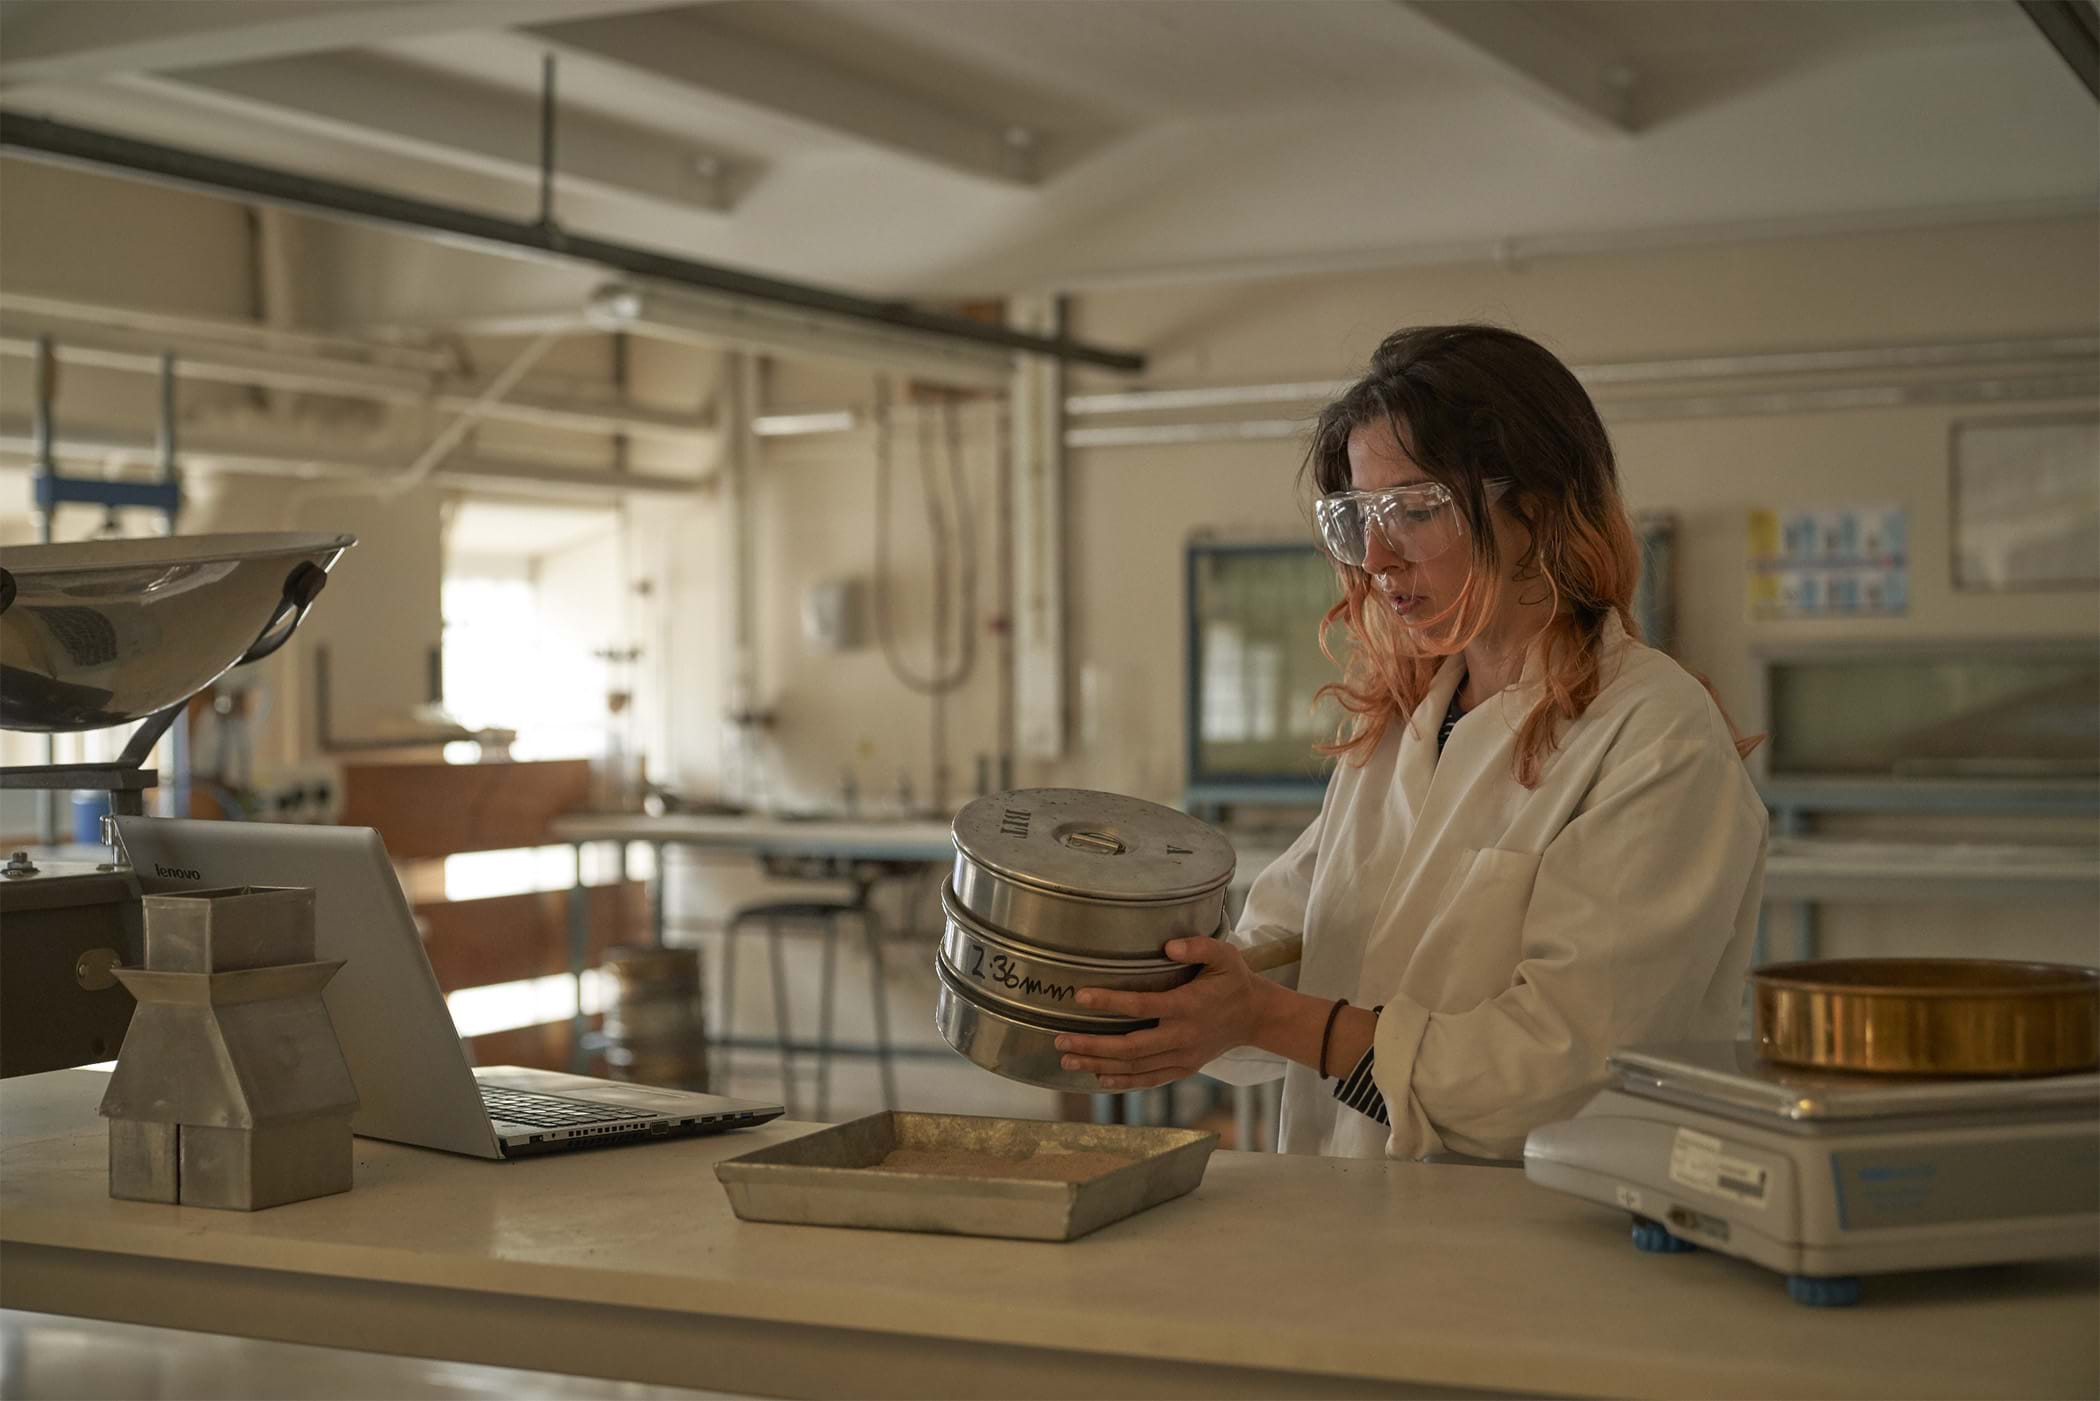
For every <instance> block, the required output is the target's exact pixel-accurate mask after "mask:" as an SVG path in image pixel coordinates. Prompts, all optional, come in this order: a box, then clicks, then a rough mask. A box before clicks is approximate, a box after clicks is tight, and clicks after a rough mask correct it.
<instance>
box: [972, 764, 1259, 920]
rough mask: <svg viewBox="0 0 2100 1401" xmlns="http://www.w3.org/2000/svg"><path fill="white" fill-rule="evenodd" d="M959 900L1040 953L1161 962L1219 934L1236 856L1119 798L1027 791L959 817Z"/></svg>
mask: <svg viewBox="0 0 2100 1401" xmlns="http://www.w3.org/2000/svg"><path fill="white" fill-rule="evenodd" d="M954 839H955V872H954V878H953V881H952V883H951V884H952V888H953V891H954V896H955V903H956V904H957V905H959V906H960V907H961V908H962V909H963V910H964V911H965V912H967V913H968V914H969V915H971V916H972V917H973V918H974V919H976V920H977V922H978V923H980V924H982V925H984V926H986V927H988V928H990V929H992V930H995V931H999V932H1003V933H1004V934H1006V935H1007V936H1009V937H1010V938H1012V939H1015V940H1018V941H1020V942H1022V943H1025V944H1029V945H1032V946H1034V947H1036V948H1038V949H1044V950H1057V951H1061V952H1064V953H1074V954H1079V955H1082V956H1087V957H1096V958H1100V957H1108V958H1145V959H1157V958H1158V957H1159V952H1160V949H1161V948H1162V947H1163V946H1164V945H1165V944H1166V943H1167V942H1168V941H1169V940H1171V939H1179V938H1186V937H1190V936H1195V935H1207V934H1213V933H1215V932H1217V929H1218V926H1219V924H1220V922H1221V921H1222V920H1223V918H1224V913H1225V890H1226V887H1227V885H1229V884H1230V883H1231V880H1232V872H1233V867H1234V865H1235V861H1236V858H1235V856H1234V854H1233V850H1232V844H1231V843H1230V842H1228V841H1226V840H1225V838H1224V836H1223V835H1222V834H1220V833H1219V832H1218V831H1217V830H1216V829H1214V828H1212V827H1210V826H1208V825H1207V824H1205V823H1202V822H1199V821H1197V820H1196V819H1195V818H1193V817H1190V816H1189V815H1188V814H1186V813H1181V812H1176V811H1175V810H1174V809H1172V808H1168V807H1162V806H1160V805H1159V804H1157V803H1148V802H1145V801H1144V800H1143V799H1140V798H1130V797H1125V796H1123V795H1122V794H1119V793H1101V792H1096V791H1094V790H1091V789H1085V788H1022V789H1017V790H1015V791H1013V792H1010V793H995V794H992V795H991V796H990V797H985V798H979V799H977V800H976V801H975V802H973V803H971V804H969V805H968V806H967V807H965V808H963V810H962V811H961V812H960V813H958V814H956V818H955V828H954Z"/></svg>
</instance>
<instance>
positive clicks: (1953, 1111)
mask: <svg viewBox="0 0 2100 1401" xmlns="http://www.w3.org/2000/svg"><path fill="white" fill-rule="evenodd" d="M1608 1064H1609V1068H1610V1071H1611V1074H1612V1083H1611V1085H1610V1087H1609V1088H1607V1089H1605V1090H1604V1091H1603V1092H1602V1093H1600V1094H1599V1095H1598V1096H1597V1097H1596V1098H1595V1099H1594V1100H1592V1101H1590V1103H1589V1104H1588V1105H1586V1106H1585V1107H1584V1108H1583V1110H1582V1112H1581V1113H1579V1114H1577V1115H1576V1116H1575V1117H1574V1118H1573V1119H1569V1120H1567V1121H1566V1122H1564V1123H1558V1124H1549V1125H1547V1126H1545V1127H1544V1128H1541V1129H1537V1130H1535V1131H1534V1132H1533V1133H1532V1134H1531V1136H1530V1138H1529V1140H1528V1141H1527V1142H1526V1143H1525V1145H1524V1171H1525V1175H1526V1176H1528V1177H1529V1178H1530V1179H1531V1180H1532V1181H1534V1182H1536V1183H1539V1184H1540V1185H1541V1186H1545V1187H1551V1188H1554V1189H1555V1190H1557V1191H1562V1192H1567V1193H1570V1194H1572V1195H1574V1196H1578V1197H1585V1198H1587V1199H1589V1200H1590V1201H1594V1202H1601V1203H1603V1204H1604V1205H1606V1206H1616V1207H1619V1208H1622V1209H1623V1210H1625V1211H1627V1212H1629V1213H1631V1214H1632V1216H1633V1218H1634V1227H1633V1240H1634V1244H1635V1245H1636V1246H1639V1247H1640V1248H1641V1249H1643V1250H1650V1251H1678V1250H1690V1249H1692V1248H1694V1247H1695V1246H1704V1247H1706V1248H1707V1249H1710V1250H1717V1251H1720V1252H1721V1253H1723V1254H1726V1255H1734V1256H1737V1257H1740V1258H1742V1259H1745V1260H1749V1261H1752V1262H1753V1263H1755V1264H1759V1265H1763V1266H1765V1267H1766V1268H1768V1269H1772V1270H1777V1271H1779V1272H1780V1273H1781V1274H1784V1275H1785V1276H1786V1277H1787V1289H1788V1292H1789V1293H1790V1294H1792V1295H1793V1297H1794V1298H1795V1299H1796V1300H1798V1301H1800V1302H1802V1303H1807V1304H1849V1303H1854V1302H1856V1301H1857V1300H1858V1298H1859V1295H1860V1284H1859V1276H1861V1275H1868V1274H1887V1273H1892V1272H1896V1271H1901V1270H1928V1269H1944V1268H1949V1267H1954V1266H1961V1265H1993V1264H2011V1263H2016V1262H2019V1261H2025V1260H2041V1259H2047V1258H2051V1257H2055V1256H2064V1255H2084V1254H2092V1253H2094V1252H2095V1251H2096V1250H2100V1075H2094V1074H2075V1075H2051V1076H2038V1077H2033V1078H2025V1079H2010V1078H1994V1079H1974V1080H1964V1079H1940V1078H1934V1079H1919V1078H1909V1077H1902V1076H1885V1075H1836V1074H1829V1073H1825V1072H1818V1071H1805V1070H1796V1069H1793V1068H1791V1067H1784V1066H1777V1065H1773V1064H1770V1063H1769V1062H1766V1061H1763V1060H1761V1059H1759V1057H1758V1055H1757V1050H1756V1047H1755V1045H1754V1044H1753V1043H1751V1042H1747V1041H1741V1042H1737V1041H1717V1042H1686V1043H1681V1044H1675V1045H1658V1046H1648V1047H1640V1048H1635V1049H1631V1050H1626V1051H1621V1052H1619V1053H1618V1054H1616V1055H1614V1056H1613V1057H1612V1058H1611V1059H1610V1061H1609V1063H1608Z"/></svg>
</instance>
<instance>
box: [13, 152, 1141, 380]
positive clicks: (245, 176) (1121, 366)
mask: <svg viewBox="0 0 2100 1401" xmlns="http://www.w3.org/2000/svg"><path fill="white" fill-rule="evenodd" d="M0 149H4V150H8V151H12V152H14V153H16V154H18V155H21V156H23V157H26V158H28V159H32V160H44V161H51V162H55V163H57V164H61V165H78V166H87V167H91V168H95V169H101V170H114V171H118V172H121V173H124V174H127V175H131V176H135V177H138V178H140V179H146V180H153V181H158V182H161V183H166V184H173V185H180V186H184V187H187V188H191V189H202V190H205V191H209V192H214V193H219V194H231V195H236V196H239V197H241V198H243V199H254V200H262V201H265V202H267V203H271V204H279V205H285V206H288V207H290V208H294V209H304V210H309V211H312V212H314V213H319V214H325V215H331V216H336V217H342V218H350V219H356V220H360V221H363V222H367V223H373V224H380V225H384V226H389V227H393V228H397V229H404V230H407V231H410V232H413V233H419V234H427V235H436V236H439V237H443V238H447V239H452V240H456V241H464V242H467V243H471V244H476V245H479V246H481V247H483V248H486V249H488V250H491V251H494V252H499V253H508V254H512V255H519V256H525V257H532V258H546V259H552V260H555V261H559V262H565V263H576V264H584V265H587V266H594V267H600V268H607V269H611V270H613V271H616V272H623V273H628V274H630V275H632V276H635V277H643V278H654V279H657V280H659V281H662V282H667V283H676V284H679V285H681V286H685V287H692V288H697V289H700V290H702V291H707V292H716V293H728V294H731V295H734V296H738V297H743V298H746V299H748V300H750V301H752V302H756V303H760V304H772V305H783V306H793V307H800V308H803V309H805V310H809V311H819V312H826V313H830V314H832V315H835V316H839V317H843V318H846V319H848V320H852V321H859V322H864V323H868V324H871V325H876V326H881V327H886V328H888V329H890V330H893V331H910V332H914V333H917V334H919V335H921V336H923V337H925V338H926V339H928V340H929V341H930V342H932V343H934V344H944V343H952V342H956V341H963V342H968V343H972V344H977V345H991V346H999V347H1002V348H1004V349H1007V350H1013V351H1019V352H1022V353H1024V354H1029V355H1041V356H1048V357H1050V358H1052V359H1056V360H1061V361H1078V362H1080V363H1082V364H1088V365H1096V366H1100V367H1101V368H1104V369H1110V370H1121V371H1124V372H1126V373H1133V374H1134V373H1139V372H1142V371H1143V370H1144V368H1145V357H1144V356H1142V355H1137V354H1133V353H1131V352H1129V351H1120V350H1110V349H1107V348H1106V347H1103V346H1096V345H1088V344H1085V343H1083V342H1080V341H1075V340H1072V339H1070V338H1069V337H1066V336H1062V335H1058V336H1037V335H1029V334H1026V333H1024V332H1020V331H1015V330H1012V329H1009V328H1008V327H1006V326H1002V325H998V324H996V323H993V322H985V321H972V320H969V319H967V318H965V317H960V316H946V315H942V314H940V313H937V312H930V311H922V310H920V309H919V308H917V307H914V306H911V305H909V304H907V303H903V302H884V301H876V300H873V299H871V298H867V297H858V296H854V295H852V294H850V293H846V292H838V291H834V290H832V289H830V288H825V287H815V286H811V285H809V284H807V283H799V282H786V281H782V280H781V279H778V278H772V277H763V276H760V275H758V274H755V273H747V272H739V271H737V270H735V269H732V268H725V267H720V266H717V265H715V264H712V263H701V262H696V261H694V260H692V259H690V258H680V257H675V256H673V255H670V254H667V253H654V252H651V251H649V250H648V249H644V248H636V247H634V246H632V245H629V244H622V243H613V242H610V241H608V240H605V239H600V238H593V237H590V236H589V235H586V234H577V233H570V232H567V231H566V230H563V229H561V228H559V227H556V226H554V225H551V224H544V223H520V222H517V221H516V220H511V219H500V218H497V217H495V216H493V215H489V214H482V213H479V212H477V211H474V210H469V209H460V208H457V207H455V206H452V205H444V204H436V203H433V202H431V201H428V200H420V199H410V198H406V197H404V196H401V195H394V194H388V193H387V192H385V191H383V190H375V189H370V188H368V187H366V186H362V185H350V184H345V183H343V182H341V181H337V180H324V179H320V178H318V177H315V176H308V175H299V174H295V173H293V172H291V171H287V170H278V169H275V168H272V167H270V166H263V165H255V164H253V163H251V162H248V161H237V160H228V159H225V158H223V157H219V156H210V155H205V154H204V153H202V152H198V151H187V150H183V149H181V148H179V147H174V146H162V145H159V144H157V143H154V142H150V141H138V140H134V139H132V138H130V137H125V136H118V135H115V134H113V133H110V132H104V131H95V130H92V129H90V128H87V127H79V126H72V125H69V124H66V123H63V122H54V121H49V120H46V119H44V118H40V117H30V116H24V115H23V114H21V113H18V112H5V111H0Z"/></svg>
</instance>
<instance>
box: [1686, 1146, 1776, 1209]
mask: <svg viewBox="0 0 2100 1401" xmlns="http://www.w3.org/2000/svg"><path fill="white" fill-rule="evenodd" d="M1670 1180H1671V1181H1672V1182H1681V1183H1683V1184H1684V1185H1685V1186H1687V1187H1691V1188H1694V1189H1696V1190H1698V1191H1701V1192H1710V1193H1712V1194H1714V1195H1715V1196H1721V1197H1727V1198H1729V1199H1731V1200H1733V1201H1738V1202H1741V1203H1742V1204H1743V1205H1745V1206H1754V1207H1757V1208H1758V1209H1759V1210H1763V1209H1764V1207H1765V1204H1766V1201H1767V1199H1768V1198H1769V1196H1770V1193H1771V1188H1772V1174H1771V1173H1770V1171H1768V1170H1767V1169H1765V1168H1762V1167H1760V1166H1758V1165H1757V1164H1756V1163H1753V1162H1751V1161H1750V1160H1749V1159H1747V1158H1739V1157H1736V1156H1735V1155H1734V1154H1732V1153H1730V1152H1728V1149H1727V1145H1726V1144H1724V1143H1722V1142H1721V1140H1720V1139H1718V1138H1715V1137H1714V1136H1713V1135H1712V1134H1708V1133H1700V1132H1698V1131H1697V1130H1696V1129H1679V1130H1678V1131H1677V1137H1676V1138H1675V1139H1674V1140H1672V1142H1671V1144H1670Z"/></svg>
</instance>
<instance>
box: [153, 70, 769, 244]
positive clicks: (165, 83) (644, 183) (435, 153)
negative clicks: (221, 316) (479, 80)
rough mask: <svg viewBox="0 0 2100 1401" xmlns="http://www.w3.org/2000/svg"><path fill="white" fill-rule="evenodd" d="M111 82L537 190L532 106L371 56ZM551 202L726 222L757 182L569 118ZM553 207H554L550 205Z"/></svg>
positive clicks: (666, 145)
mask: <svg viewBox="0 0 2100 1401" xmlns="http://www.w3.org/2000/svg"><path fill="white" fill-rule="evenodd" d="M118 81H119V82H120V83H121V84H122V85H124V86H126V87H130V88H135V89H138V90H141V91H145V92H150V93H153V94H156V95H158V96H163V97H168V98H172V99H174V100H176V101H180V102H187V103H192V104H196V105H200V106H205V107H210V108H213V109H216V110H218V111H223V112H230V113H232V114H234V115H236V116H241V117H247V118H251V119H254V120H257V121H262V122H268V123H270V124H272V125H275V126H280V127H288V128H291V129H293V130H297V131H301V132H306V133H310V134H313V135H317V136H324V137H328V138H331V139H334V140H338V141H344V142H349V143H351V144H354V145H358V146H363V147H366V148H368V149H371V150H377V151H384V152H386V153H387V154H389V155H397V156H405V157H407V158H409V159H411V160H425V161H431V162H434V163H437V164H440V165H446V166H452V167H455V168H459V169H465V170H472V171H477V172H479V173H481V174H484V175H492V176H495V177H497V178H498V179H503V180H510V181H514V182H516V183H518V184H521V185H530V186H536V185H537V184H538V183H539V178H540V167H539V160H540V153H539V136H540V131H539V122H540V111H539V104H538V103H537V102H536V101H534V100H532V99H530V98H526V97H519V96H515V95H513V94H511V93H507V92H504V91H502V90H501V89H498V88H493V87H486V86H482V85H480V84H475V83H469V82H462V81H457V80H454V79H451V78H448V77H445V76H444V75H442V74H438V73H434V72H432V71H430V70H429V69H425V68H420V67H417V66H416V65H414V64H409V63H402V62H400V61H399V60H396V59H390V58H383V57H380V56H378V55H376V54H369V53H359V52H354V51H351V52H341V53H331V54H327V55H317V56H314V57H308V58H281V59H274V60H271V61H269V62H264V63H238V64H228V65H225V66H221V67H211V68H187V69H184V70H182V71H181V72H178V73H134V74H129V75H126V76H124V77H122V78H120V79H118ZM558 124H559V125H558V135H557V139H556V141H555V175H556V186H557V191H559V190H563V189H567V190H574V191H579V192H583V193H587V194H593V195H610V196H613V197H616V198H625V199H639V200H644V201H647V202H648V203H651V204H655V205H661V206H665V207H668V208H670V209H674V210H678V211H681V212H685V213H692V212H694V211H703V212H708V213H725V212H727V211H728V210H729V209H730V207H731V202H730V195H729V191H731V190H737V189H745V188H748V187H749V186H750V185H751V184H752V183H753V181H754V179H755V175H756V172H755V170H751V169H743V168H738V166H737V164H736V163H735V162H733V161H731V160H730V159H729V158H728V157H726V156H724V155H723V154H721V153H720V152H717V151H711V150H708V149H706V148H704V147H701V146H697V145H695V144H694V143H692V142H690V141H686V140H682V139H680V138H677V137H673V136H667V135H664V134H662V133H659V132H654V131H648V130H645V129H643V128H640V127H635V126H630V125H628V124H626V123H624V122H618V121H612V120H609V119H607V118H604V117H600V116H595V115H592V114H590V113H587V112H580V111H577V110H575V109H574V108H569V109H565V110H563V111H562V112H561V113H560V115H559V117H558ZM557 197H558V195H557Z"/></svg>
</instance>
